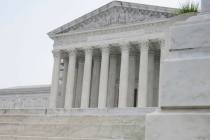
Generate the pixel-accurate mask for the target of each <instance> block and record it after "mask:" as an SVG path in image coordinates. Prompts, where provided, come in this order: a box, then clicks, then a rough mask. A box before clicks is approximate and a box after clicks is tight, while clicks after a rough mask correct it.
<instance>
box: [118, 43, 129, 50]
mask: <svg viewBox="0 0 210 140" xmlns="http://www.w3.org/2000/svg"><path fill="white" fill-rule="evenodd" d="M120 50H121V51H129V50H130V44H129V43H125V44H120Z"/></svg>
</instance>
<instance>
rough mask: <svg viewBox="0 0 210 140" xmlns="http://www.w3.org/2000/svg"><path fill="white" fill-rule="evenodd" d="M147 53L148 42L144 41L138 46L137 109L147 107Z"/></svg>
mask: <svg viewBox="0 0 210 140" xmlns="http://www.w3.org/2000/svg"><path fill="white" fill-rule="evenodd" d="M148 53H149V42H148V41H144V42H142V43H141V46H140V65H139V83H138V107H146V106H147V92H148V89H147V88H148V86H147V84H148Z"/></svg>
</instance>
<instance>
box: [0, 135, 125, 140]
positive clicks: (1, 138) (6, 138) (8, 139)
mask: <svg viewBox="0 0 210 140" xmlns="http://www.w3.org/2000/svg"><path fill="white" fill-rule="evenodd" d="M122 139H123V140H129V139H124V138H120V139H108V138H68V137H35V136H13V135H0V140H122Z"/></svg>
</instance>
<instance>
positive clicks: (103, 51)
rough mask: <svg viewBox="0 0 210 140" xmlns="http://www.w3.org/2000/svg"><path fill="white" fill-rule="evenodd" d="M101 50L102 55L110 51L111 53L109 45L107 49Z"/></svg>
mask: <svg viewBox="0 0 210 140" xmlns="http://www.w3.org/2000/svg"><path fill="white" fill-rule="evenodd" d="M100 50H101V52H102V53H109V51H110V46H109V45H108V46H106V47H102V48H100Z"/></svg>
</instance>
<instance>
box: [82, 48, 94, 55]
mask: <svg viewBox="0 0 210 140" xmlns="http://www.w3.org/2000/svg"><path fill="white" fill-rule="evenodd" d="M93 49H94V48H85V49H84V51H85V53H88V54H92V53H93Z"/></svg>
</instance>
